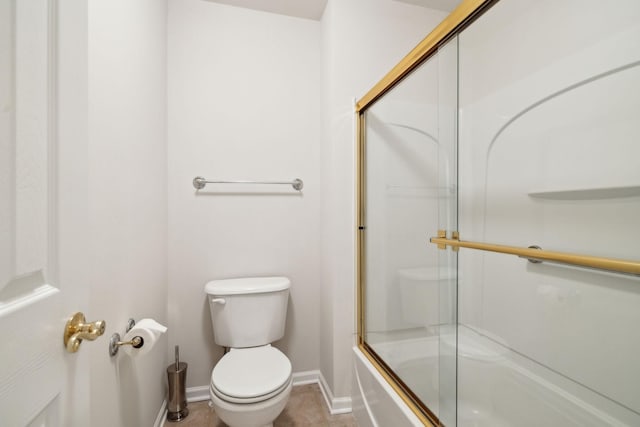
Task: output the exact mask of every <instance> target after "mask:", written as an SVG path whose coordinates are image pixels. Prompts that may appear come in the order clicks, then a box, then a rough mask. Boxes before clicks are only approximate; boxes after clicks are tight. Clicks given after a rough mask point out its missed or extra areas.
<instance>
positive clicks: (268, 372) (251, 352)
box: [211, 345, 291, 403]
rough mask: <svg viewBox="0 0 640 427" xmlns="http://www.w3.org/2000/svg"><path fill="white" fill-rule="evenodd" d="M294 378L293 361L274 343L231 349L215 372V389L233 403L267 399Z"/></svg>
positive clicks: (212, 376)
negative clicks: (275, 346)
mask: <svg viewBox="0 0 640 427" xmlns="http://www.w3.org/2000/svg"><path fill="white" fill-rule="evenodd" d="M290 382H291V362H290V361H289V359H288V358H287V356H285V355H284V354H283V353H282V352H281V351H280V350H278V349H276V348H274V347H272V346H271V345H266V346H261V347H251V348H241V349H231V351H230V352H228V353H227V354H225V355H224V356H223V357H222V359H220V361H219V362H218V363H217V364H216V366H215V367H214V368H213V372H212V373H211V391H212V392H213V393H214V394H215V395H216V396H218V397H219V398H220V399H222V400H225V401H227V402H232V403H256V402H261V401H264V400H267V399H269V398H271V397H273V396H275V395H277V394H279V393H281V392H282V391H283V390H284V389H285V388H286V387H287V386H288V385H289V383H290Z"/></svg>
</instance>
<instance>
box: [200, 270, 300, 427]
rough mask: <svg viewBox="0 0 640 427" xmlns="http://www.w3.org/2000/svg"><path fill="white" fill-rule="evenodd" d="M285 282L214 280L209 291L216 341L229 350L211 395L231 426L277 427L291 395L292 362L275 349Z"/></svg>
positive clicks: (215, 374) (213, 378)
mask: <svg viewBox="0 0 640 427" xmlns="http://www.w3.org/2000/svg"><path fill="white" fill-rule="evenodd" d="M289 287H290V282H289V279H287V278H286V277H262V278H241V279H225V280H214V281H211V282H209V283H207V285H206V286H205V292H206V293H207V294H208V298H209V307H210V309H211V320H212V323H213V331H214V337H215V341H216V343H217V344H219V345H222V346H224V347H227V348H229V349H230V350H229V351H228V352H227V353H225V355H224V356H222V358H221V359H220V361H218V363H217V364H216V365H215V367H214V368H213V371H212V372H211V383H210V387H209V395H210V398H211V406H212V407H213V408H214V410H215V412H216V414H217V415H218V417H219V418H220V419H221V420H222V421H224V422H225V423H226V424H227V425H229V426H230V427H264V426H272V425H273V421H274V420H275V419H276V418H277V417H278V415H279V414H280V412H282V410H283V409H284V407H285V405H286V404H287V401H288V399H289V396H290V394H291V387H292V379H291V362H290V361H289V359H288V358H287V356H286V355H285V354H284V353H282V352H281V351H280V350H278V349H277V348H275V347H272V346H271V342H274V341H276V340H278V339H280V338H282V336H283V335H284V324H285V318H286V312H287V301H288V295H289Z"/></svg>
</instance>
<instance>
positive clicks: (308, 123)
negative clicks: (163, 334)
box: [168, 0, 322, 387]
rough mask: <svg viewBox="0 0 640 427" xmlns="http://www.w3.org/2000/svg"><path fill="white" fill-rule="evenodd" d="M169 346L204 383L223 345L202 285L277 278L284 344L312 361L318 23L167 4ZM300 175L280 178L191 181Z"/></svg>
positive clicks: (193, 382) (192, 380)
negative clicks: (280, 182)
mask: <svg viewBox="0 0 640 427" xmlns="http://www.w3.org/2000/svg"><path fill="white" fill-rule="evenodd" d="M168 25H169V35H168V58H169V59H168V105H169V110H168V147H169V154H168V155H169V184H168V189H169V260H170V263H169V322H170V325H171V329H170V331H169V353H170V354H172V351H173V350H172V349H173V345H174V344H179V345H180V346H181V351H182V358H183V359H184V360H185V361H187V362H188V363H189V372H188V380H187V386H188V387H194V386H208V385H209V382H210V375H211V370H212V368H213V366H214V364H215V363H216V362H217V361H218V359H219V358H220V356H221V354H222V349H221V348H220V347H218V346H217V345H215V343H214V337H213V331H212V326H211V318H210V315H209V307H208V303H207V299H206V297H205V294H204V285H205V283H206V282H207V281H209V280H212V279H219V278H226V277H238V276H261V275H285V276H288V277H290V278H291V281H292V288H291V294H290V295H291V296H290V301H289V311H288V318H287V326H286V332H285V337H284V339H282V340H280V341H279V342H277V343H276V344H275V345H276V346H277V347H279V348H281V349H283V350H284V352H285V353H286V354H287V355H288V356H289V358H290V359H291V361H292V364H293V370H294V372H295V371H305V370H311V369H317V368H318V366H319V363H320V361H319V340H318V338H317V337H318V333H319V308H318V299H319V294H320V288H321V286H322V284H321V282H320V268H319V249H320V246H319V241H320V229H319V224H320V112H321V109H320V103H319V99H320V72H321V67H320V23H319V22H317V21H311V20H306V19H298V18H292V17H286V16H282V15H276V14H269V13H265V12H257V11H253V10H248V9H242V8H235V7H231V6H227V5H220V4H216V3H211V2H204V1H200V0H170V1H169V24H168ZM196 175H202V176H204V177H206V178H209V179H214V178H218V179H238V180H243V179H244V180H273V179H286V180H289V179H293V178H300V179H302V180H303V181H304V190H303V191H302V193H301V194H298V193H297V192H295V191H293V190H292V188H291V187H288V186H275V187H264V186H260V187H259V186H241V187H237V186H236V187H233V186H228V185H227V186H224V185H222V186H220V185H218V186H215V185H209V186H207V187H206V189H204V190H201V191H200V192H199V193H196V191H195V190H194V188H193V187H192V185H191V180H192V179H193V178H194V177H195V176H196Z"/></svg>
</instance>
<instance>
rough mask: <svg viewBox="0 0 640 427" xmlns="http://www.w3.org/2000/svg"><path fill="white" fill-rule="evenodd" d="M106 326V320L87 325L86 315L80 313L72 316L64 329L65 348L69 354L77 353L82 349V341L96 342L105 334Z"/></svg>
mask: <svg viewBox="0 0 640 427" xmlns="http://www.w3.org/2000/svg"><path fill="white" fill-rule="evenodd" d="M106 326H107V322H105V321H104V320H97V321H95V322H92V323H86V320H85V318H84V314H83V313H81V312H78V313H76V314H74V315H73V316H71V318H70V319H69V320H68V321H67V324H66V326H65V327H64V346H65V347H66V348H67V351H68V352H69V353H75V352H76V351H78V349H79V348H80V344H82V340H89V341H93V340H95V339H96V338H98V337H99V336H100V335H102V334H104V329H105V327H106Z"/></svg>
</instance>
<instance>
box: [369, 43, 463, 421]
mask: <svg viewBox="0 0 640 427" xmlns="http://www.w3.org/2000/svg"><path fill="white" fill-rule="evenodd" d="M456 73H457V41H456V40H455V39H454V40H453V41H451V42H449V44H447V45H446V46H444V47H443V48H441V49H440V51H439V52H438V53H437V54H435V55H433V56H432V57H431V58H430V59H429V60H427V61H426V62H425V63H423V64H422V65H420V66H419V67H418V68H417V69H415V70H414V71H413V72H412V74H411V75H410V76H408V77H406V78H405V79H404V80H403V81H402V82H401V83H399V84H398V85H396V86H395V87H394V88H393V89H391V90H390V91H389V92H387V93H386V94H385V96H384V97H383V98H381V99H380V100H378V101H376V103H375V104H374V105H372V106H371V107H369V108H368V109H367V111H366V112H365V114H364V123H365V128H364V132H365V145H364V156H365V158H364V162H363V163H364V165H366V167H365V170H364V177H363V178H364V180H363V181H364V195H365V197H364V199H365V203H364V206H363V209H364V227H365V228H364V230H363V233H364V236H365V238H364V242H365V245H364V248H363V252H364V257H363V258H364V260H365V263H364V264H365V265H364V276H365V278H366V280H365V282H366V286H365V289H366V294H365V297H364V303H365V304H364V334H363V335H364V336H363V338H364V341H365V345H366V346H368V349H369V350H371V351H372V352H373V353H374V354H375V355H376V357H377V358H378V360H379V361H380V362H381V364H382V365H383V366H384V367H385V368H386V370H387V371H388V372H389V373H390V375H392V376H394V377H395V379H396V380H397V382H398V383H399V384H400V385H401V386H402V387H403V389H404V390H405V392H406V393H407V394H408V395H409V396H410V399H411V400H412V401H413V402H414V403H415V404H416V405H417V406H418V407H420V408H421V409H422V411H423V412H424V413H425V414H426V415H427V417H428V418H429V419H430V420H431V422H433V423H434V424H437V423H438V422H439V421H441V422H443V423H444V424H447V425H454V424H455V369H456V363H455V345H456V311H455V309H456V291H455V286H456V266H455V256H454V255H451V254H450V253H445V252H443V251H438V250H437V248H436V247H435V246H433V245H430V244H428V239H429V237H430V236H432V235H433V234H434V232H435V231H436V230H437V229H439V228H445V229H449V230H453V229H455V227H456V215H457V214H456V206H455V203H456V174H455V167H456V161H455V134H456V103H457V77H456ZM441 337H442V338H441ZM451 420H453V422H452V421H451Z"/></svg>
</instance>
